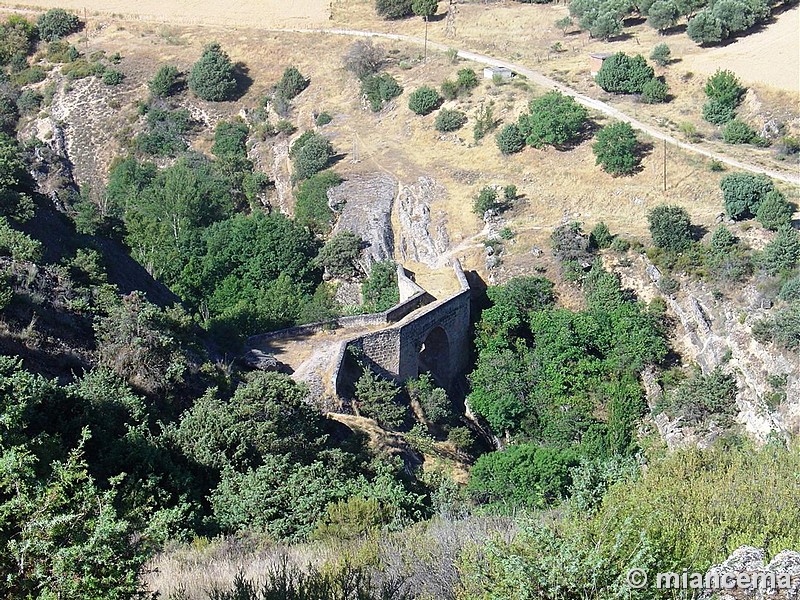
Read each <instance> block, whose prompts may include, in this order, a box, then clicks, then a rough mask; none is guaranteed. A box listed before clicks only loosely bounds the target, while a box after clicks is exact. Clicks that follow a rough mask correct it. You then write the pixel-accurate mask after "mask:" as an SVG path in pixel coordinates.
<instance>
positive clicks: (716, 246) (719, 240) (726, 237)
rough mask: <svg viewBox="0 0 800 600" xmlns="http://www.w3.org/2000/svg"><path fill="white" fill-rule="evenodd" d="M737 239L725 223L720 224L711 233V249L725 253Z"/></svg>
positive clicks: (733, 245) (734, 244)
mask: <svg viewBox="0 0 800 600" xmlns="http://www.w3.org/2000/svg"><path fill="white" fill-rule="evenodd" d="M738 241H739V240H738V239H737V237H736V236H735V235H733V233H732V232H731V230H730V229H728V228H727V227H725V225H720V226H719V227H717V228H716V229H715V230H714V233H712V234H711V250H713V251H714V252H718V253H725V252H728V251H729V250H731V249H732V248H733V247H735V246H736V244H737V242H738Z"/></svg>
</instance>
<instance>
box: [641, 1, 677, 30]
mask: <svg viewBox="0 0 800 600" xmlns="http://www.w3.org/2000/svg"><path fill="white" fill-rule="evenodd" d="M679 16H680V12H679V11H678V7H677V5H676V4H675V2H674V1H673V0H656V1H655V2H653V4H651V5H650V10H648V11H647V23H648V24H649V25H650V26H651V27H653V28H655V29H657V30H658V31H664V30H665V29H669V28H670V27H672V26H673V25H675V23H677V22H678V17H679Z"/></svg>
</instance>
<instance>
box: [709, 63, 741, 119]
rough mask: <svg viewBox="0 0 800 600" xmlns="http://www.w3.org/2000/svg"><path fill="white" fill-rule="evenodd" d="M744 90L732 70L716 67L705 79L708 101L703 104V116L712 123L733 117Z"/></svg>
mask: <svg viewBox="0 0 800 600" xmlns="http://www.w3.org/2000/svg"><path fill="white" fill-rule="evenodd" d="M745 91H746V90H745V88H743V87H742V86H741V84H740V83H739V79H738V78H737V77H736V75H735V74H734V73H733V72H731V71H723V70H720V69H717V71H716V73H714V74H713V75H712V76H711V77H709V78H708V81H706V87H705V92H706V96H707V97H708V102H707V103H706V104H705V106H703V118H704V119H705V120H706V121H708V122H709V123H713V124H714V125H723V124H725V123H727V122H728V121H730V120H731V119H733V117H734V114H735V112H734V111H735V110H736V107H737V106H739V103H740V102H741V101H742V97H743V96H744V93H745Z"/></svg>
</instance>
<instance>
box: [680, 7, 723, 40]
mask: <svg viewBox="0 0 800 600" xmlns="http://www.w3.org/2000/svg"><path fill="white" fill-rule="evenodd" d="M686 34H687V35H688V36H689V37H690V38H691V39H692V40H694V41H695V42H697V43H698V44H703V45H708V44H715V43H717V42H719V41H721V40H722V39H724V38H726V37H728V36H727V30H726V28H725V26H724V25H723V23H722V21H720V20H719V19H718V18H717V17H716V16H715V15H714V14H713V13H712V12H711V11H710V10H707V9H706V10H702V11H700V12H699V13H698V14H697V15H695V16H694V18H692V19H690V20H689V23H688V25H687V27H686Z"/></svg>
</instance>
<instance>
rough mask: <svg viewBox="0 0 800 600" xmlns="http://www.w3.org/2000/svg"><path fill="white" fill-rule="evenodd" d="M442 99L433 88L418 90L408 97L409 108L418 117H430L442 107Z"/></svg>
mask: <svg viewBox="0 0 800 600" xmlns="http://www.w3.org/2000/svg"><path fill="white" fill-rule="evenodd" d="M442 100H443V99H442V97H441V96H440V95H439V92H437V91H436V90H435V89H433V88H432V87H428V86H426V85H424V86H422V87H420V88H417V89H416V90H414V91H413V92H411V94H410V95H409V97H408V108H410V109H411V110H412V111H413V112H414V113H416V114H418V115H423V116H424V115H428V114H430V113H432V112H433V111H434V110H436V109H437V108H439V107H440V106H441V105H442Z"/></svg>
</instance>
